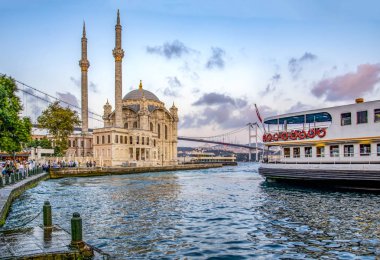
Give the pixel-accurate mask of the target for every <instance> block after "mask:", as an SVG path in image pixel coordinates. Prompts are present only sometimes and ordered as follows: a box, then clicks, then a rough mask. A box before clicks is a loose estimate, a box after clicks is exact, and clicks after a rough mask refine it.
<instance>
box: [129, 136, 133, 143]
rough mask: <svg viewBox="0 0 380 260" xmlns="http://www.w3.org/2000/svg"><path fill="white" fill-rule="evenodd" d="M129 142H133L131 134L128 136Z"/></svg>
mask: <svg viewBox="0 0 380 260" xmlns="http://www.w3.org/2000/svg"><path fill="white" fill-rule="evenodd" d="M129 144H133V137H132V136H130V137H129Z"/></svg>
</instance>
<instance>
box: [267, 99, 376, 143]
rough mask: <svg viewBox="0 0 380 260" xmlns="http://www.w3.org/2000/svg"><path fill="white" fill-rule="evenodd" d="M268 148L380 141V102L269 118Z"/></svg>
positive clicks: (359, 101)
mask: <svg viewBox="0 0 380 260" xmlns="http://www.w3.org/2000/svg"><path fill="white" fill-rule="evenodd" d="M264 124H265V128H266V133H265V134H264V136H263V141H264V143H265V144H266V145H267V146H278V145H280V146H285V145H290V146H291V145H303V144H309V145H316V144H322V145H323V144H325V143H346V142H380V100H374V101H369V102H363V100H362V99H357V100H356V103H354V104H349V105H343V106H336V107H329V108H322V109H315V110H309V111H303V112H297V113H289V114H283V115H279V116H273V117H268V118H265V120H264Z"/></svg>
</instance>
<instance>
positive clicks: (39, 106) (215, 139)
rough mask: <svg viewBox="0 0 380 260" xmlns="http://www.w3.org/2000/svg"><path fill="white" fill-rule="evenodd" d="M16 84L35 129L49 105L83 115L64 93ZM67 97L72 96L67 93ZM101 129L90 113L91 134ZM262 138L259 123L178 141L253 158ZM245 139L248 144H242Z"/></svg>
mask: <svg viewBox="0 0 380 260" xmlns="http://www.w3.org/2000/svg"><path fill="white" fill-rule="evenodd" d="M0 75H2V74H0ZM15 82H16V84H17V87H18V96H19V97H20V99H21V101H22V103H23V112H22V116H25V117H29V118H30V119H31V121H32V125H33V127H34V128H37V127H38V124H37V118H38V116H39V115H40V114H41V113H42V111H43V110H44V109H46V107H47V106H48V105H49V104H51V103H53V102H56V101H58V102H60V104H61V105H63V106H67V107H69V108H70V109H72V110H75V111H77V112H78V114H79V115H80V114H81V113H80V112H81V107H80V106H79V104H78V102H77V101H76V102H75V104H73V102H70V101H68V100H65V99H64V98H62V96H63V95H62V93H58V92H57V94H61V95H60V97H56V96H53V95H51V94H49V93H46V92H44V91H41V90H39V89H37V88H34V87H32V86H30V85H28V84H25V83H23V82H21V81H18V80H15ZM66 95H71V94H69V93H67V94H66ZM101 127H103V119H102V116H101V115H99V114H97V113H95V112H93V111H89V132H92V131H93V129H95V128H101ZM75 131H81V128H79V127H77V128H75ZM261 136H262V129H261V128H260V127H259V125H258V124H257V123H247V124H246V125H244V126H243V127H240V128H238V129H234V130H232V131H229V132H226V133H222V134H218V135H215V136H203V137H199V136H198V137H197V136H193V137H190V136H178V140H182V141H188V142H199V143H208V144H215V145H221V146H224V147H226V146H228V147H236V148H243V149H247V150H248V152H249V154H250V156H251V152H256V153H258V152H260V153H261V152H262V148H261V147H260V145H259V143H261ZM243 139H244V140H245V141H246V142H243V143H240V142H242V140H243Z"/></svg>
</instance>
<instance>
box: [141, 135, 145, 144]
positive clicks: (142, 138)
mask: <svg viewBox="0 0 380 260" xmlns="http://www.w3.org/2000/svg"><path fill="white" fill-rule="evenodd" d="M144 139H145V138H144V136H143V137H141V144H144V141H145V140H144Z"/></svg>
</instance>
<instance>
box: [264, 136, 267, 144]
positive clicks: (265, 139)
mask: <svg viewBox="0 0 380 260" xmlns="http://www.w3.org/2000/svg"><path fill="white" fill-rule="evenodd" d="M266 141H267V135H265V134H263V142H264V143H265V142H266Z"/></svg>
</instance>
